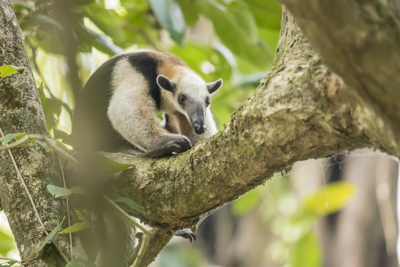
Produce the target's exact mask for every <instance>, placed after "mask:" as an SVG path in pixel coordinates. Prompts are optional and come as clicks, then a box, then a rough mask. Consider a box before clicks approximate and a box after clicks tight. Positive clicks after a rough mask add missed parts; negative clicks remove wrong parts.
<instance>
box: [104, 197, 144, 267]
mask: <svg viewBox="0 0 400 267" xmlns="http://www.w3.org/2000/svg"><path fill="white" fill-rule="evenodd" d="M101 195H102V196H103V197H104V199H105V200H106V202H107V204H108V205H109V206H110V207H111V208H112V209H113V210H115V211H116V212H118V214H119V215H121V216H122V217H123V218H124V219H125V220H127V221H128V222H129V223H131V224H133V225H135V226H136V227H138V228H139V229H140V230H142V232H143V242H142V244H141V246H140V249H139V252H138V254H137V257H136V259H135V261H134V262H133V264H132V265H131V267H138V266H139V264H140V261H141V260H142V258H143V255H144V252H145V251H146V249H147V247H148V246H149V240H150V233H151V231H152V229H151V228H150V229H147V228H146V227H144V226H142V225H141V224H140V223H138V222H137V221H136V220H135V219H133V218H132V217H131V216H129V214H128V213H126V212H125V211H124V210H123V209H121V208H120V207H119V206H118V205H117V204H115V203H114V201H112V200H111V199H109V198H108V197H107V196H106V195H104V194H103V193H101Z"/></svg>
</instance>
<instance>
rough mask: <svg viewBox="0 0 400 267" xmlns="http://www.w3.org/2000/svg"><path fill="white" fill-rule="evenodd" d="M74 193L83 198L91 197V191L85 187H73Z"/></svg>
mask: <svg viewBox="0 0 400 267" xmlns="http://www.w3.org/2000/svg"><path fill="white" fill-rule="evenodd" d="M71 190H72V192H74V194H77V195H80V196H83V197H89V196H90V194H89V191H88V190H87V189H85V188H83V187H79V186H73V187H71Z"/></svg>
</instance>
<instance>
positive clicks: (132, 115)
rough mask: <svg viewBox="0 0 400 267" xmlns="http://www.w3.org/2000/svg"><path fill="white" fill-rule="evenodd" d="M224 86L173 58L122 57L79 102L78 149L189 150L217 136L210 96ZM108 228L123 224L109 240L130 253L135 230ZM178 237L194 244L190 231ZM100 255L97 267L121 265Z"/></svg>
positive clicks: (99, 73) (100, 72) (157, 153)
mask: <svg viewBox="0 0 400 267" xmlns="http://www.w3.org/2000/svg"><path fill="white" fill-rule="evenodd" d="M221 86H222V79H219V80H217V81H215V82H212V83H206V82H205V81H204V80H203V79H202V78H201V76H200V75H198V74H197V73H195V72H194V71H193V70H191V69H190V68H189V67H188V65H187V64H186V63H185V62H183V61H182V60H181V59H180V58H178V57H177V56H175V55H172V54H169V53H161V52H155V51H150V50H139V51H137V52H133V53H127V54H122V55H118V56H116V57H113V58H112V59H110V60H108V61H107V62H105V63H104V64H103V65H102V66H101V67H100V68H99V69H97V70H96V71H95V72H94V73H93V75H92V76H91V77H90V78H89V80H88V82H87V83H86V85H85V87H84V89H83V90H82V92H81V95H80V96H79V97H78V98H77V101H76V107H75V110H74V118H73V122H72V134H73V136H75V137H74V144H75V146H77V147H79V146H80V147H85V149H89V150H101V151H109V152H111V151H116V150H118V149H120V148H124V147H127V146H128V147H129V146H131V147H132V146H133V147H135V148H139V149H140V150H142V151H143V152H144V153H146V154H148V155H150V156H152V157H161V156H164V155H169V154H172V153H173V152H176V153H179V152H183V151H186V150H188V149H190V148H191V147H192V145H195V144H196V143H197V142H199V141H200V140H203V139H205V138H209V137H211V136H212V135H214V134H215V133H216V132H217V128H216V125H215V122H214V119H213V117H212V114H211V111H210V104H211V101H210V95H212V94H214V93H215V92H217V91H218V89H219V88H220V87H221ZM160 112H163V113H165V125H161V123H160V119H159V118H158V116H157V113H160ZM79 141H81V142H79ZM108 217H109V216H108ZM108 217H107V216H104V218H106V219H107V218H108ZM110 221H111V222H112V223H110ZM107 224H108V226H109V225H114V224H115V225H120V226H119V227H111V228H112V229H108V230H109V231H110V233H109V234H108V235H109V236H110V238H111V236H114V238H115V239H116V240H119V242H120V243H121V245H123V246H124V247H123V248H121V249H119V248H115V250H116V251H117V252H118V251H119V253H122V254H123V255H126V254H128V253H127V251H132V250H133V247H134V239H133V238H132V236H131V234H129V233H130V232H132V229H131V228H130V227H127V226H126V225H125V224H123V223H122V225H121V222H118V221H115V219H113V218H111V219H110V218H108V219H107ZM109 228H110V227H109ZM118 229H119V230H118ZM176 235H179V236H182V237H184V238H187V239H190V241H192V239H196V234H195V233H193V232H192V231H191V230H190V229H181V230H179V231H178V232H177V233H176ZM122 240H124V241H122ZM105 251H107V250H105ZM99 255H100V256H99V257H98V258H97V263H98V265H97V266H102V267H103V266H111V265H110V264H109V263H108V261H112V263H113V264H114V266H118V265H115V261H113V260H112V259H110V258H109V257H107V253H101V252H100V253H99ZM118 255H119V254H118ZM128 255H129V254H128ZM117 258H121V260H126V258H124V257H123V256H121V257H119V256H118V257H117Z"/></svg>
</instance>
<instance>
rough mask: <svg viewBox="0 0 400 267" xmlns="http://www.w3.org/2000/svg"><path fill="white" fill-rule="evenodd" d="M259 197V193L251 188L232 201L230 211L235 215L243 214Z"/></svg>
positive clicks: (249, 209) (252, 206)
mask: <svg viewBox="0 0 400 267" xmlns="http://www.w3.org/2000/svg"><path fill="white" fill-rule="evenodd" d="M260 199H261V195H260V194H259V192H258V191H257V190H252V191H250V192H248V193H246V194H245V195H243V196H241V197H240V199H238V200H236V201H234V202H233V203H232V212H233V214H234V215H236V216H240V215H243V214H245V213H247V212H249V211H251V210H252V209H253V208H254V207H255V206H256V205H257V203H258V202H259V200H260Z"/></svg>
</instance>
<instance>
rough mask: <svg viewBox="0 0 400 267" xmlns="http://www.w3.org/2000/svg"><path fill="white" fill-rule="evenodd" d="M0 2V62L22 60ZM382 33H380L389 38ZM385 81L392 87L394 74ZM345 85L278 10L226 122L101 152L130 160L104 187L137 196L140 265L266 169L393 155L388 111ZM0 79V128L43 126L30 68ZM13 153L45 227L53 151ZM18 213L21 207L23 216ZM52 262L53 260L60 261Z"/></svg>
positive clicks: (12, 194) (5, 169) (53, 207)
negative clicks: (172, 140) (165, 151)
mask: <svg viewBox="0 0 400 267" xmlns="http://www.w3.org/2000/svg"><path fill="white" fill-rule="evenodd" d="M1 1H2V2H0V3H1V13H0V14H1V17H0V23H1V24H0V25H2V26H0V27H2V28H1V29H2V32H1V33H0V34H1V36H0V46H1V47H0V56H1V57H0V59H2V61H1V62H4V63H3V64H5V63H9V64H14V65H24V66H28V65H29V63H28V59H27V56H26V52H25V49H24V48H23V43H22V40H21V37H20V36H21V35H20V32H19V29H18V26H17V23H16V20H15V17H14V15H13V13H12V10H11V8H10V5H9V1H8V0H6V1H4V0H1ZM310 1H311V0H310ZM288 2H289V1H288ZM300 2H302V1H300ZM324 2H326V1H324ZM341 2H342V1H341ZM352 2H353V1H352ZM334 3H336V2H335V1H333V2H332V5H334ZM3 21H4V23H3ZM391 25H392V24H391ZM389 26H390V25H389ZM320 39H321V38H320ZM385 40H386V41H387V42H390V39H385ZM321 42H322V41H321ZM7 43H11V44H12V45H11V47H12V49H13V50H12V52H14V53H15V55H19V56H20V58H19V59H17V58H15V57H14V54H13V53H10V52H7V51H8V49H10V48H8V46H7V45H6V44H7ZM15 43H16V44H18V45H16V44H15ZM388 47H389V46H388ZM6 57H7V61H6V60H5V58H6ZM3 58H4V60H3ZM338 60H339V61H340V60H341V58H338ZM397 62H399V61H397ZM372 63H373V62H372ZM366 65H368V64H366ZM387 77H389V76H387ZM390 81H392V82H393V84H391V85H392V86H395V84H396V81H397V80H396V79H395V78H393V79H391V80H390ZM390 81H389V82H390ZM349 84H351V85H352V86H353V87H354V88H353V90H349V88H348V87H347V86H346V85H345V84H344V82H343V81H342V79H341V78H340V77H339V76H338V75H336V74H334V73H333V72H332V71H330V70H329V69H328V68H327V67H326V66H324V65H323V64H322V63H321V59H320V58H319V56H318V54H317V53H316V52H315V51H314V50H313V49H312V48H311V46H310V45H309V44H308V42H307V40H306V38H305V37H304V36H303V34H302V33H301V31H300V29H299V28H298V27H297V26H296V25H295V23H294V21H293V19H292V18H291V17H290V16H289V14H288V13H287V11H286V10H285V9H284V13H283V21H282V29H281V36H280V41H279V45H278V50H277V54H276V56H275V60H274V63H273V66H272V70H271V72H270V74H269V75H268V77H266V78H265V79H262V80H261V83H260V86H259V87H258V88H257V90H256V91H255V93H254V95H253V96H252V97H250V98H249V99H248V100H247V101H245V102H244V103H243V104H241V105H240V106H238V108H237V109H236V111H235V112H234V114H233V115H232V119H231V122H230V123H229V125H228V126H226V127H225V128H224V129H223V130H222V131H221V132H219V133H218V134H217V135H215V136H214V137H213V138H211V139H209V140H205V141H202V142H200V143H199V144H197V145H196V146H195V147H194V148H193V149H191V150H189V151H188V152H185V153H182V154H180V155H176V156H171V157H168V158H162V159H152V158H149V157H135V156H130V155H126V154H121V153H116V154H107V155H108V156H109V157H111V158H113V159H116V160H118V161H120V162H129V163H133V164H135V168H133V169H129V170H127V171H124V172H122V173H121V174H119V175H117V176H114V177H113V178H112V179H111V183H112V186H113V187H114V190H113V191H114V192H117V193H116V194H115V195H117V197H127V198H130V199H133V200H135V201H136V202H138V203H139V204H140V205H142V206H143V214H141V218H142V219H143V221H144V222H147V223H149V224H151V225H152V226H154V227H155V229H156V230H155V231H156V232H155V234H154V235H153V236H152V238H151V241H150V247H149V248H150V249H149V250H148V251H147V252H146V254H145V255H144V260H143V262H142V266H147V265H148V264H149V263H150V262H151V261H153V260H154V258H155V257H156V256H157V254H158V253H159V252H160V251H161V249H162V248H163V247H164V246H165V244H166V243H167V242H168V241H169V239H170V238H171V237H172V235H173V233H174V232H175V231H176V230H177V229H178V228H183V227H192V226H194V225H195V224H196V222H197V221H198V219H199V216H200V215H202V214H204V213H206V212H208V211H210V210H212V209H214V208H216V207H219V206H221V205H223V204H224V203H227V202H230V201H232V200H234V199H236V198H238V197H239V196H240V195H242V194H243V193H245V192H247V191H249V190H251V189H253V188H255V187H256V186H258V185H260V184H262V183H264V182H265V181H266V180H267V179H269V178H270V177H272V176H273V175H274V173H276V172H280V171H285V170H289V169H290V168H291V166H292V165H293V163H295V162H296V161H299V160H305V159H309V158H320V157H327V156H331V155H334V154H337V153H339V152H341V151H342V150H345V149H347V150H352V149H356V148H363V147H373V148H375V149H378V148H379V149H382V150H384V151H386V152H388V153H391V154H393V155H396V156H399V155H400V153H399V144H400V143H399V134H397V133H398V132H399V131H392V129H396V128H392V127H393V125H392V124H390V125H387V124H385V123H384V122H385V121H384V120H383V119H382V118H380V117H379V116H378V115H376V113H375V111H374V109H377V110H378V111H379V114H380V115H382V116H383V118H385V120H386V119H388V118H389V117H390V116H389V115H390V114H387V113H388V112H390V110H387V109H385V108H383V107H384V106H385V105H386V104H385V103H384V102H380V101H377V102H376V103H375V105H372V106H369V105H367V104H366V103H365V102H364V100H363V99H362V98H361V97H359V96H358V95H356V94H355V93H352V91H355V90H357V91H358V90H359V89H360V88H358V87H359V86H361V87H362V86H363V85H360V84H357V83H349ZM398 84H399V83H397V85H398ZM1 85H2V88H5V89H6V90H2V91H1V95H0V111H1V112H0V114H2V115H1V117H0V122H1V127H4V131H6V132H7V133H10V132H17V131H25V132H29V133H40V134H46V130H45V126H44V125H45V124H44V122H43V114H42V112H41V108H40V102H39V99H38V97H37V93H36V90H35V86H34V82H33V79H32V75H31V72H30V69H29V70H28V71H27V72H26V73H25V74H24V75H21V76H12V77H11V78H7V79H5V80H4V81H3V82H2V84H1ZM385 88H386V87H385ZM382 95H385V94H383V93H382ZM362 96H364V95H362ZM397 99H399V97H397V98H396V96H395V95H394V96H393V101H395V100H397ZM367 100H370V99H367ZM377 107H381V109H378V108H377ZM373 108H374V109H373ZM389 119H390V118H389ZM3 125H4V126H3ZM13 153H15V155H16V157H17V163H18V166H19V167H20V168H21V170H22V175H23V177H24V178H25V179H26V180H27V183H28V187H29V188H30V190H31V192H33V194H34V201H35V203H37V205H38V208H39V211H40V212H41V214H42V216H43V220H44V221H45V222H46V225H49V226H48V227H49V229H51V228H52V227H54V225H55V224H56V222H57V217H58V218H62V217H63V216H65V213H64V212H65V208H64V207H63V205H62V202H59V201H55V200H54V199H53V198H51V197H50V195H49V194H48V193H47V192H46V190H45V186H46V184H49V183H52V184H57V185H60V184H61V181H60V179H59V177H60V175H59V173H58V171H57V169H56V161H55V158H54V157H53V155H51V154H45V153H44V151H43V150H42V149H40V148H39V147H37V146H30V147H24V148H21V149H18V150H15V151H13ZM2 158H3V161H2V162H1V163H0V164H2V165H1V167H2V169H1V183H2V184H1V189H0V196H1V201H2V204H3V208H4V209H5V210H6V212H7V215H8V216H9V218H10V223H11V225H12V229H13V232H14V234H15V235H16V237H17V242H18V246H19V248H20V250H21V252H22V254H23V257H24V258H26V257H27V256H28V254H29V253H27V251H26V249H27V247H29V248H31V246H27V244H28V243H29V242H30V243H29V244H30V245H31V244H32V246H33V247H35V248H37V245H38V244H39V243H40V240H37V238H34V236H35V235H33V234H35V233H38V230H36V231H34V230H29V229H30V228H28V229H27V228H23V226H24V225H35V226H36V227H38V226H37V225H38V224H37V221H36V218H35V216H34V214H33V212H32V209H31V206H30V203H29V201H27V200H26V198H25V195H24V192H23V191H22V189H21V186H20V183H19V182H17V181H19V180H18V178H17V177H16V175H15V171H14V169H13V168H12V165H11V163H9V160H8V158H6V155H5V154H3V155H2ZM6 159H7V160H8V161H6ZM3 165H4V166H3ZM49 172H50V173H49ZM54 180H56V181H54ZM110 191H111V190H110ZM105 193H106V194H108V193H109V192H105ZM20 206H21V207H23V208H24V210H23V211H24V212H23V213H19V212H18V210H17V208H18V207H20ZM128 212H130V211H128ZM25 214H29V215H30V216H29V217H28V216H26V217H28V218H25V216H24V215H25ZM132 214H134V213H132ZM38 228H40V227H38ZM28 234H29V235H28ZM66 243H67V242H64V243H63V244H66ZM22 244H24V245H25V246H24V247H25V250H23V249H22V246H21V245H22ZM49 248H51V247H50V246H49ZM63 248H65V246H63ZM46 255H51V256H48V257H49V258H46V257H42V258H41V259H40V260H39V261H35V262H40V263H41V264H42V265H40V266H47V265H49V266H50V264H52V259H54V258H52V257H56V255H57V254H56V253H55V254H50V253H48V254H46ZM54 255H55V256H54ZM58 262H61V263H63V262H62V260H59V261H58ZM35 264H36V263H35Z"/></svg>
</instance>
